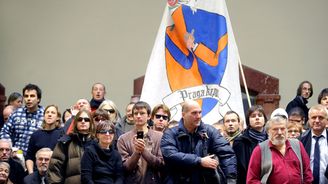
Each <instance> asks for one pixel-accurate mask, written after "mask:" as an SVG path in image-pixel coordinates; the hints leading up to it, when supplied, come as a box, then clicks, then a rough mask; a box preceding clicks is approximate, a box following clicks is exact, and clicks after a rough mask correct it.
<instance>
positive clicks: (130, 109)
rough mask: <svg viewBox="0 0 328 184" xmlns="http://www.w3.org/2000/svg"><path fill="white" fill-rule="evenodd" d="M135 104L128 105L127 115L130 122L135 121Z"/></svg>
mask: <svg viewBox="0 0 328 184" xmlns="http://www.w3.org/2000/svg"><path fill="white" fill-rule="evenodd" d="M133 106H134V104H130V105H128V106H127V107H126V111H125V115H126V118H127V120H128V121H129V122H133V114H132V108H133Z"/></svg>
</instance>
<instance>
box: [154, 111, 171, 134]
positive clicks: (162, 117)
mask: <svg viewBox="0 0 328 184" xmlns="http://www.w3.org/2000/svg"><path fill="white" fill-rule="evenodd" d="M168 121H169V116H168V114H167V113H166V112H164V110H163V109H158V111H157V112H156V113H155V116H154V118H153V122H154V127H155V130H159V131H163V130H164V129H165V128H167V126H168Z"/></svg>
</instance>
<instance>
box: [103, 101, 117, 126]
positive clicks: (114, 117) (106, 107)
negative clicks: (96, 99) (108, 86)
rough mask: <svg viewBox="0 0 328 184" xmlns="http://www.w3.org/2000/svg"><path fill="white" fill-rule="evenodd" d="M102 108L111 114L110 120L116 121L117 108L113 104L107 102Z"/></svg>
mask: <svg viewBox="0 0 328 184" xmlns="http://www.w3.org/2000/svg"><path fill="white" fill-rule="evenodd" d="M102 109H103V110H105V111H107V113H108V115H109V120H110V121H112V122H115V119H116V112H115V109H114V108H113V107H112V106H110V105H109V104H105V105H104V106H103V107H102Z"/></svg>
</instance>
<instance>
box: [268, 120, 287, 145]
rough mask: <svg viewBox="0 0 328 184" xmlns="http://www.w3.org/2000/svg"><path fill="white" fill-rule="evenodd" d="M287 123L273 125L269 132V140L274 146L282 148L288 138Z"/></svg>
mask: <svg viewBox="0 0 328 184" xmlns="http://www.w3.org/2000/svg"><path fill="white" fill-rule="evenodd" d="M286 129H287V127H286V122H284V121H283V122H279V123H272V124H271V127H270V129H269V131H268V135H269V139H270V141H271V142H272V144H273V145H276V146H281V145H283V144H284V143H285V141H286V138H287V131H286Z"/></svg>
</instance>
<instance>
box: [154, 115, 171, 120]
mask: <svg viewBox="0 0 328 184" xmlns="http://www.w3.org/2000/svg"><path fill="white" fill-rule="evenodd" d="M161 117H162V118H163V120H168V119H169V117H168V116H165V115H160V114H155V118H156V119H161Z"/></svg>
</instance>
